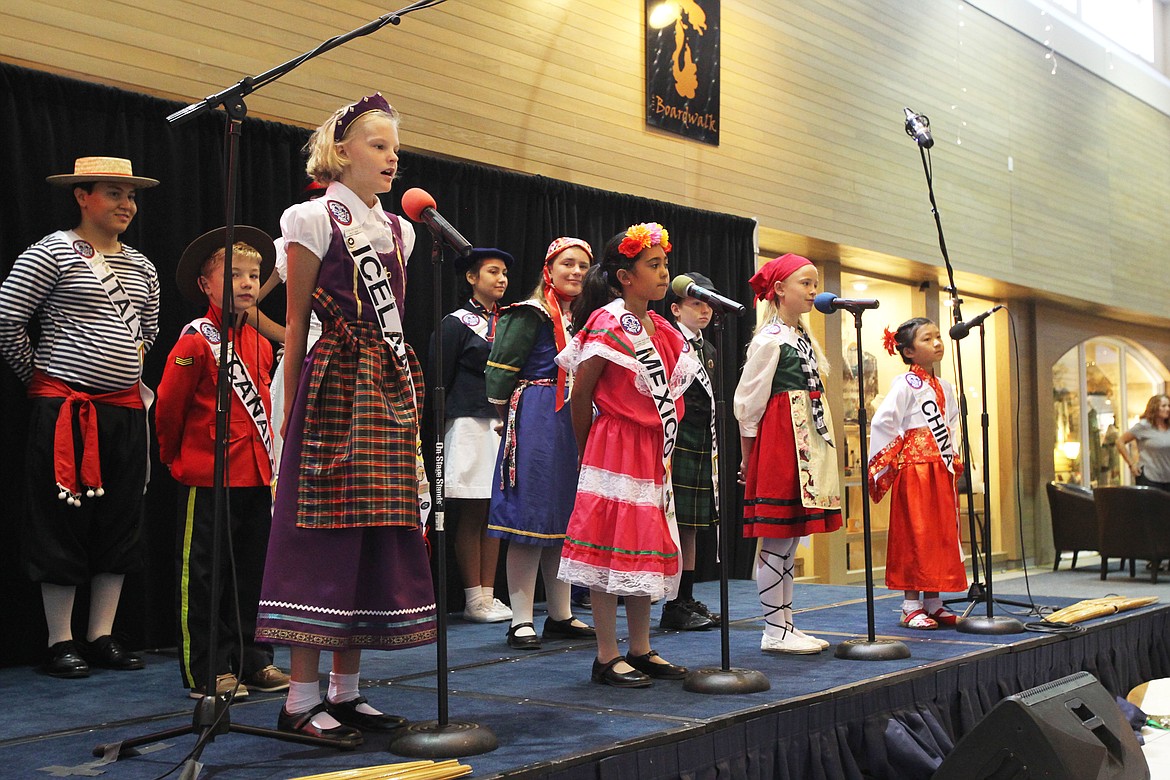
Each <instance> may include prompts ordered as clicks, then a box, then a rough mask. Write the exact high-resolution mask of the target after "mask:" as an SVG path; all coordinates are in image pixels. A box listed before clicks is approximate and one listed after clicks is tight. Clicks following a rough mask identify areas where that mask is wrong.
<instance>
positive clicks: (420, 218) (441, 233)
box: [402, 187, 471, 257]
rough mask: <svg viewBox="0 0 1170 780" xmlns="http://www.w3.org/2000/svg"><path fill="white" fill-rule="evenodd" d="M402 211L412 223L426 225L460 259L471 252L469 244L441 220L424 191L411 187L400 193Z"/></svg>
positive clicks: (449, 224)
mask: <svg viewBox="0 0 1170 780" xmlns="http://www.w3.org/2000/svg"><path fill="white" fill-rule="evenodd" d="M402 210H403V211H405V212H406V216H408V217H410V218H411V219H412V220H413V221H415V222H422V223H424V224H426V226H427V227H428V228H430V231H431V233H432V234H434V235H435V236H436V237H438V238H441V239H442V240H443V242H444V243H446V244H447V246H449V247H451V248H452V249H454V250H455V253H456V254H458V255H459V256H460V257H466V256H467V254H468V253H469V252H470V251H471V244H470V243H469V242H468V241H467V239H466V238H464V237H463V236H461V235H460V234H459V231H458V230H456V229H455V228H454V227H452V226H451V223H450V222H448V221H447V220H445V219H443V215H442V214H440V213H439V212H438V211H437V210H436V208H435V199H434V198H432V197H431V195H430V193H429V192H427V191H426V190H424V189H419V188H418V187H412V188H410V189H409V190H407V191H406V192H404V193H402Z"/></svg>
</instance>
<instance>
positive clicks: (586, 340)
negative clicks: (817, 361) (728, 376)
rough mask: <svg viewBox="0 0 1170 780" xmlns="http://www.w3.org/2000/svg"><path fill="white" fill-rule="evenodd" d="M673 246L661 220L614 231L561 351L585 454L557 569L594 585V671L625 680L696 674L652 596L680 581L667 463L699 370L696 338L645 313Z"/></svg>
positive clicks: (666, 276)
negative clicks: (680, 655) (672, 642)
mask: <svg viewBox="0 0 1170 780" xmlns="http://www.w3.org/2000/svg"><path fill="white" fill-rule="evenodd" d="M669 251H670V236H669V234H668V233H667V231H666V229H665V228H663V227H662V226H661V225H659V224H658V223H656V222H650V223H645V224H640V225H634V226H632V227H630V228H629V229H628V230H626V231H625V232H622V233H619V234H617V235H616V236H614V237H613V238H611V239H610V240H609V242H608V243H607V244H606V246H605V255H604V258H603V260H602V262H601V264H600V265H596V266H594V267H593V268H590V269H589V273H588V274H586V275H585V284H584V289H583V290H582V292H581V295H580V297H579V298H578V299H577V302H576V304H575V306H574V309H573V321H574V325H575V326H576V327H577V335H576V336H575V337H574V338H573V341H572V343H570V344H569V346H568V347H567V348H566V349H565V350H564V351H563V352H561V354H560V355H559V356H558V357H557V363H558V364H560V365H561V366H564V367H565V368H567V369H569V370H571V371H573V372H574V384H573V392H572V408H573V428H574V430H575V431H576V433H577V447H578V451H579V454H580V461H581V476H580V479H579V480H578V483H577V500H576V503H575V505H574V506H573V515H572V517H570V518H569V528H568V532H567V536H566V538H565V544H564V549H563V551H562V553H561V568H560V577H561V579H563V580H565V581H567V582H571V583H573V584H574V585H582V586H585V587H588V588H590V589H591V590H592V602H593V622H594V626H595V627H596V630H597V656H596V658H595V659H594V660H593V671H592V675H591V677H592V680H593V682H595V683H599V684H602V685H613V686H616V687H621V688H641V687H645V686H647V685H650V684H651V682H652V678H659V679H671V680H673V679H680V678H682V677H684V676H685V675H686V672H687V670H686V669H685V668H683V667H681V666H675V665H674V664H671V663H669V662H668V661H666V660H665V659H664V658H662V657H661V656H659V655H658V653H656V652H655V651H654V650H653V648H651V647H650V602H651V600H652V599H659V598H663V597H669V596H672V595H673V594H674V593H675V592H676V591H677V589H678V583H679V576H680V571H681V567H680V566H679V543H678V527H677V524H676V523H675V518H674V500H673V497H672V495H671V482H670V461H671V454H672V452H673V449H674V444H675V440H676V436H677V433H678V420H679V418H681V417H682V413H683V401H682V394H683V391H684V390H686V387H687V385H688V384H690V382H691V380H692V379H693V378H694V375H695V372H696V371H698V370H699V364H698V361H697V360H696V359H695V357H694V355H693V350H692V349H691V346H690V344H689V343H688V342H687V341H686V340H685V339H684V338H683V337H682V335H681V334H680V333H679V332H678V331H677V330H675V329H674V328H672V327H671V326H670V324H669V323H668V322H667V321H666V320H665V319H663V318H662V317H660V316H659V315H658V314H656V313H654V312H651V311H649V310H648V309H647V304H648V303H649V302H650V301H658V300H662V298H664V297H665V296H666V291H667V289H668V287H669V282H670V272H669V270H668V268H667V265H668V264H667V260H666V255H667V253H668V252H669ZM595 406H596V409H597V416H596V419H595V418H594V414H593V410H594V407H595ZM619 596H624V597H625V605H626V620H627V624H628V629H629V652H627V653H626V654H625V656H624V657H623V656H622V655H621V654H620V652H619V651H618V644H617V600H618V597H619Z"/></svg>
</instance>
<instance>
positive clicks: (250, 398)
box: [183, 317, 276, 474]
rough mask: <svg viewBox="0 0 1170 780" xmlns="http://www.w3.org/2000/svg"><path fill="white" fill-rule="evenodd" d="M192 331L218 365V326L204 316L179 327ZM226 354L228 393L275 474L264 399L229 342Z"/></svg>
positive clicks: (185, 332)
mask: <svg viewBox="0 0 1170 780" xmlns="http://www.w3.org/2000/svg"><path fill="white" fill-rule="evenodd" d="M196 332H197V333H199V335H201V336H203V339H204V341H206V342H207V348H208V349H210V350H211V355H212V357H214V358H215V362H216V363H217V364H218V363H219V344H220V339H221V336H220V332H219V326H218V325H216V324H215V323H214V322H212V321H211V320H209V319H207V318H206V317H200V318H199V319H197V320H192V321H191V323H190V324H188V325H187V327H185V328H183V333H184V334H187V333H196ZM228 355H229V357H228V377H229V378H230V380H231V383H232V391H233V392H234V393H235V394H236V398H239V399H240V403H241V404H243V405H244V409H245V410H246V411H247V412H248V417H249V418H250V419H251V420H252V424H253V425H255V426H256V432H257V433H259V434H260V441H261V442H263V443H264V452H266V453H267V454H268V466H269V468H270V469H271V471H272V473H273V474H275V473H276V458H275V456H274V454H273V453H274V450H273V447H272V426H271V425H270V424H269V422H268V413H267V412H266V411H264V399H263V398H261V397H260V391H259V390H257V389H256V382H255V380H253V379H252V375H251V374H250V373H248V367H247V366H246V365H244V361H242V360H240V356H239V354H238V353H237V352H236V350H235V349H234V348H233V345H232V343H231V342H228Z"/></svg>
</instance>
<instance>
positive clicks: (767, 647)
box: [760, 631, 824, 655]
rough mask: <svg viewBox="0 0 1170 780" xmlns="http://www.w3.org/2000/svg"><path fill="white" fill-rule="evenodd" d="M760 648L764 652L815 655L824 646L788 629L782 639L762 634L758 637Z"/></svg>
mask: <svg viewBox="0 0 1170 780" xmlns="http://www.w3.org/2000/svg"><path fill="white" fill-rule="evenodd" d="M760 649H761V650H763V651H764V652H765V653H787V654H789V655H816V654H817V653H819V652H821V650H823V649H824V648H822V647H821V645H820V644H819V643H818V642H816V641H815V640H813V639H811V638H809V637H802V636H797V635H796V634H794V633H792V632H791V631H789V632H788V633H787V634H786V635H785V637H784V638H783V639H777V638H775V637H771V636H768V635H767V634H764V636H763V637H761V639H760Z"/></svg>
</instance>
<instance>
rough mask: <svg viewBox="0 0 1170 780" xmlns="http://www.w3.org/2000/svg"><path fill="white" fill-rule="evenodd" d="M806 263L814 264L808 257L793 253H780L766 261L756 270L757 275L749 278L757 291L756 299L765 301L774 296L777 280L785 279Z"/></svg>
mask: <svg viewBox="0 0 1170 780" xmlns="http://www.w3.org/2000/svg"><path fill="white" fill-rule="evenodd" d="M806 265H812V260H809V259H808V258H807V257H801V256H800V255H793V254H787V255H780V256H779V257H777V258H775V259H774V260H769V261H768V262H766V263H764V264H763V265H762V266H761V267H760V270H758V271H756V273H755V275H754V276H753V277H752V278H751V279H749V280H748V284H750V285H751V286H752V290H754V291H755V293H756V300H758V301H764V300H767V299H769V298H771V297H772V291H773V289H774V288H775V287H776V282H782V281H784V280H785V279H787V278H788V277H789V276H791V275H792V274H793V273H794V272H795V271H797V270H799V269H801V268H804V267H805V266H806Z"/></svg>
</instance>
